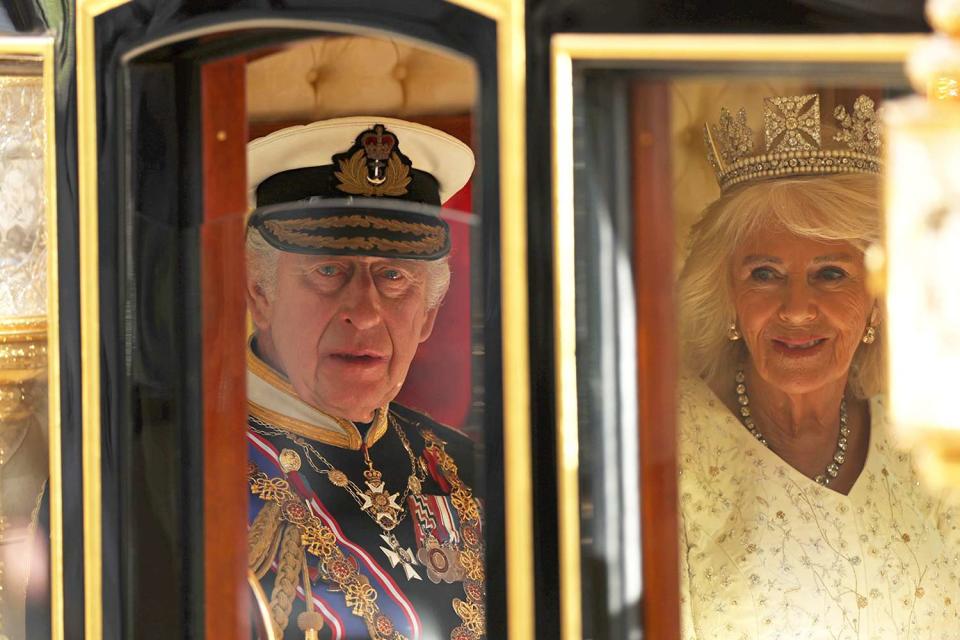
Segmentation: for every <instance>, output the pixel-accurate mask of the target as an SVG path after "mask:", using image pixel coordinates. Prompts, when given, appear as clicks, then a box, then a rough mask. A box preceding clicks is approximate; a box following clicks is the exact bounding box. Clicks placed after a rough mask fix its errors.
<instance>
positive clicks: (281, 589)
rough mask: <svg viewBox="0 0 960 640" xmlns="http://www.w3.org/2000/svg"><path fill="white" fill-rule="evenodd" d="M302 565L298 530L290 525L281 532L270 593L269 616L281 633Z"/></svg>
mask: <svg viewBox="0 0 960 640" xmlns="http://www.w3.org/2000/svg"><path fill="white" fill-rule="evenodd" d="M302 567H303V546H302V545H301V544H300V530H299V529H297V527H295V526H292V525H290V526H287V527H286V528H285V530H284V532H283V541H282V542H281V543H280V562H279V566H278V567H277V575H276V577H275V578H274V581H273V593H272V594H271V595H270V617H271V618H273V623H274V624H275V625H276V626H277V628H278V629H279V630H280V634H281V635H282V634H283V632H284V631H286V629H287V624H288V623H289V622H290V612H291V611H293V601H294V600H296V598H297V584H298V583H299V582H300V570H301V569H302ZM304 595H306V594H304Z"/></svg>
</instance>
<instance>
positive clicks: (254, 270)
mask: <svg viewBox="0 0 960 640" xmlns="http://www.w3.org/2000/svg"><path fill="white" fill-rule="evenodd" d="M246 244H247V246H246V250H247V271H248V273H249V275H250V277H251V278H252V279H253V281H254V282H255V283H256V284H257V285H258V286H259V287H260V288H261V289H262V290H263V293H264V295H266V297H267V299H268V300H272V299H273V295H274V293H276V289H277V263H278V261H279V259H280V250H279V249H277V248H275V247H273V246H272V245H271V244H270V243H268V242H267V241H266V240H264V239H263V236H262V235H260V233H259V232H257V231H255V230H253V229H248V230H247V243H246ZM418 262H420V261H418ZM422 264H423V265H424V266H425V267H426V281H425V284H424V298H425V300H426V303H427V309H434V308H436V307H439V306H440V303H441V302H443V298H444V296H446V295H447V290H448V289H449V288H450V260H449V257H448V256H444V257H443V258H440V259H439V260H427V261H422Z"/></svg>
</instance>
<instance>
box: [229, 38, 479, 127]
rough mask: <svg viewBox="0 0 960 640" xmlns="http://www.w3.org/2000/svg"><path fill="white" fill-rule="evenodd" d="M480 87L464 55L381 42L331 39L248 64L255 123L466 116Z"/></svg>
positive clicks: (250, 112)
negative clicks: (372, 116) (351, 117)
mask: <svg viewBox="0 0 960 640" xmlns="http://www.w3.org/2000/svg"><path fill="white" fill-rule="evenodd" d="M476 84H477V78H476V71H475V69H474V67H473V64H472V63H471V62H470V61H469V60H467V59H466V58H461V57H456V56H454V55H453V54H447V53H439V52H436V51H433V50H427V49H423V48H419V47H414V46H411V45H410V44H406V43H402V42H396V41H392V40H384V39H379V38H368V37H361V36H335V37H325V38H317V39H313V40H306V41H303V42H300V43H297V44H295V45H293V46H291V47H289V48H287V49H284V50H283V51H280V52H278V53H275V54H272V55H268V56H265V57H263V58H259V59H257V60H254V61H253V62H251V63H249V64H248V65H247V112H248V117H249V119H250V120H251V121H252V122H264V121H278V120H302V121H309V120H317V119H321V118H332V117H338V116H345V115H356V114H370V113H375V114H380V115H385V116H398V117H412V116H421V115H453V114H466V113H469V112H470V111H471V110H472V108H473V104H474V101H475V99H476V93H477V87H476Z"/></svg>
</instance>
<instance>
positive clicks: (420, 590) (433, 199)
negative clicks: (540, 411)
mask: <svg viewBox="0 0 960 640" xmlns="http://www.w3.org/2000/svg"><path fill="white" fill-rule="evenodd" d="M331 56H335V57H336V58H337V60H338V64H337V65H336V66H335V67H334V68H332V69H330V68H329V67H327V66H325V63H324V61H325V60H326V59H327V58H330V57H331ZM374 61H375V64H373V63H374ZM371 64H372V65H373V66H372V67H371ZM301 65H303V66H306V67H308V68H309V70H308V72H307V73H305V74H304V75H303V76H301V75H298V76H297V77H298V78H302V77H307V78H309V80H308V82H302V81H301V82H299V84H298V83H292V89H290V88H288V89H287V97H289V98H290V100H289V101H287V102H279V101H276V100H271V101H269V102H264V101H263V99H262V98H263V96H265V95H270V91H269V87H270V86H274V85H275V84H276V83H277V77H276V74H281V75H283V74H286V73H288V71H287V69H288V68H289V67H290V66H293V67H298V68H299V67H300V66H301ZM318 69H330V70H329V73H323V74H321V73H319V72H317V73H313V72H314V71H317V70H318ZM424 69H430V70H432V71H430V74H429V77H428V75H423V70H424ZM270 70H273V72H271V71H270ZM451 72H452V73H453V75H452V76H450V81H444V79H443V78H442V77H438V75H437V74H440V75H441V76H442V75H443V74H446V73H451ZM464 78H467V79H468V80H469V82H466V83H465V82H464ZM427 81H429V83H430V87H429V91H427V90H426V88H425V86H424V85H421V84H420V83H422V82H427ZM474 82H475V76H474V71H473V68H472V65H470V64H469V63H468V62H466V61H464V60H460V59H457V58H454V57H451V56H448V55H440V54H437V53H434V52H429V51H424V50H417V49H416V48H412V47H410V46H409V45H406V44H400V43H395V42H392V41H389V40H383V39H375V38H359V37H332V38H322V39H318V40H313V41H307V42H303V43H298V44H297V45H295V46H293V47H290V48H289V49H287V50H284V51H281V52H278V53H273V54H271V55H267V56H265V57H263V58H260V59H258V60H256V61H255V62H253V63H251V65H250V66H249V67H248V83H250V84H248V87H249V86H250V85H255V86H256V88H255V89H252V90H251V89H249V88H248V95H256V96H259V98H255V99H253V100H251V102H250V107H251V114H250V118H251V127H250V129H251V132H252V134H253V135H252V137H254V138H255V139H254V140H252V141H251V142H250V144H249V145H248V149H247V152H248V166H249V175H248V181H249V187H250V201H251V206H252V207H253V211H252V213H251V215H250V217H249V221H248V224H247V232H246V233H247V247H246V248H247V271H248V276H247V301H248V311H249V313H250V319H251V325H252V335H251V338H250V342H249V349H248V357H247V371H248V373H247V396H248V403H249V406H248V408H249V417H248V432H247V441H248V443H249V450H248V451H249V461H250V469H249V471H250V475H249V488H250V529H249V539H248V548H249V565H248V566H249V568H250V570H251V571H252V572H253V574H254V576H255V577H256V578H257V580H258V581H259V584H260V585H261V586H262V588H263V592H264V598H265V599H267V600H269V607H268V608H269V613H270V620H269V621H268V622H267V623H266V624H267V625H269V626H271V627H272V628H273V630H274V631H275V632H276V633H277V635H278V636H279V637H288V638H293V637H304V634H306V637H308V638H309V637H317V636H318V635H321V634H326V633H327V632H328V631H330V632H332V633H333V634H334V635H335V636H336V637H344V638H366V637H371V636H372V635H376V636H377V637H396V634H400V635H402V636H403V637H419V636H422V637H462V638H480V637H484V636H485V634H486V629H485V606H486V587H485V566H484V555H485V547H484V527H483V525H482V524H481V521H482V503H481V502H480V501H479V500H478V499H479V498H481V495H480V493H481V487H482V486H483V477H482V471H481V466H480V464H479V461H480V460H481V458H480V457H479V455H478V454H479V447H478V446H477V444H476V442H475V440H474V439H477V436H479V435H480V431H479V427H480V425H481V424H482V419H483V412H482V409H483V389H482V386H480V385H477V384H475V382H474V380H480V379H481V378H480V370H478V369H477V368H476V362H475V360H476V359H477V358H478V357H481V358H482V355H483V354H482V349H474V348H473V343H474V340H475V336H479V335H482V334H481V333H480V332H481V331H482V324H481V325H479V327H478V326H477V325H475V324H474V322H473V317H474V314H475V313H476V310H479V309H482V304H479V303H478V302H479V299H478V294H479V291H480V286H479V285H478V280H479V274H480V261H479V260H478V259H477V258H475V257H474V256H475V255H477V254H475V253H474V251H473V247H472V246H471V245H473V244H474V243H475V242H476V241H477V240H478V239H479V235H480V234H479V233H477V228H476V225H477V222H478V217H477V216H476V215H475V214H473V213H469V211H470V209H471V195H470V185H469V181H470V178H471V176H472V172H473V167H474V155H473V152H472V150H471V149H470V146H469V144H468V143H467V142H468V141H469V137H470V131H471V127H472V125H471V113H470V111H471V109H472V103H473V100H474V96H475V92H476V89H475V85H474ZM331 96H337V99H336V100H334V99H333V98H332V97H331ZM425 98H426V99H425ZM374 109H375V110H376V112H378V113H379V114H380V115H369V116H368V115H359V116H344V114H345V113H351V112H352V113H370V112H371V111H374ZM451 112H453V115H451ZM391 114H392V115H391ZM398 115H400V116H402V117H397V116H398ZM330 116H344V117H330ZM291 118H292V119H293V120H294V122H295V123H296V124H294V125H293V126H290V125H291V122H290V119H291ZM464 139H466V142H465V140H464ZM441 206H442V208H441Z"/></svg>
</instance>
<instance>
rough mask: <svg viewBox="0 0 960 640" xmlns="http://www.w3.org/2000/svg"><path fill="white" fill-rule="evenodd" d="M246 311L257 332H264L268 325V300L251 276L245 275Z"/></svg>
mask: <svg viewBox="0 0 960 640" xmlns="http://www.w3.org/2000/svg"><path fill="white" fill-rule="evenodd" d="M246 296H247V310H248V311H249V312H250V318H251V319H252V320H253V324H254V326H255V327H256V328H257V329H258V330H261V331H263V330H265V329H266V328H267V327H268V326H269V324H270V299H269V298H268V297H267V294H266V292H265V291H264V290H263V287H262V286H261V285H260V284H259V283H258V282H257V281H256V280H255V279H254V278H253V276H251V275H249V274H248V275H247V287H246Z"/></svg>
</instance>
